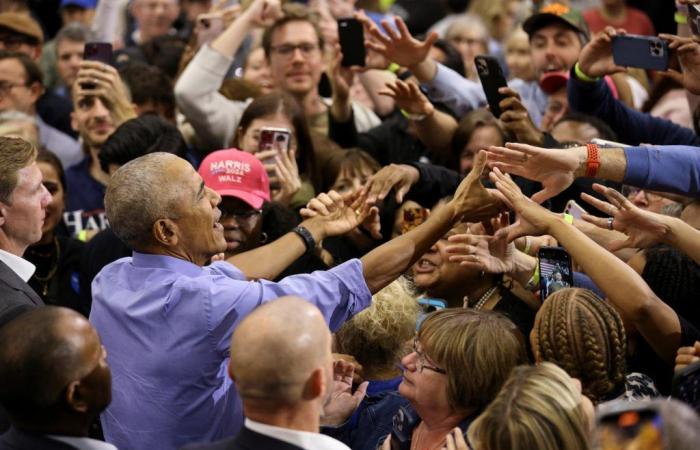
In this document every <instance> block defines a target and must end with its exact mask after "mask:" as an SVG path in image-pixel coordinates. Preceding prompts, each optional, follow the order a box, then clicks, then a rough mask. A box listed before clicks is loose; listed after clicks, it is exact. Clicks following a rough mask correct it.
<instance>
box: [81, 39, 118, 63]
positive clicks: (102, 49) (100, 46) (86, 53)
mask: <svg viewBox="0 0 700 450" xmlns="http://www.w3.org/2000/svg"><path fill="white" fill-rule="evenodd" d="M83 59H84V60H85V61H99V62H102V63H105V64H112V44H110V43H109V42H87V43H85V50H83Z"/></svg>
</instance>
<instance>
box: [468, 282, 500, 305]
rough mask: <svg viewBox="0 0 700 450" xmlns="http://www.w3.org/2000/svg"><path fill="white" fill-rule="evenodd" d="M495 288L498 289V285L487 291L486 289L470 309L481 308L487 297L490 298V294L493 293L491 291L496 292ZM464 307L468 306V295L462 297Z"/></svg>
mask: <svg viewBox="0 0 700 450" xmlns="http://www.w3.org/2000/svg"><path fill="white" fill-rule="evenodd" d="M496 289H498V285H496V286H493V287H492V288H491V289H489V290H488V291H486V293H485V294H484V295H482V296H481V298H480V299H479V301H478V302H476V304H475V305H474V306H472V309H481V308H483V307H484V305H485V304H486V302H487V301H488V299H490V298H491V296H492V295H493V293H494V292H496ZM464 307H465V308H468V307H469V297H468V296H466V297H464Z"/></svg>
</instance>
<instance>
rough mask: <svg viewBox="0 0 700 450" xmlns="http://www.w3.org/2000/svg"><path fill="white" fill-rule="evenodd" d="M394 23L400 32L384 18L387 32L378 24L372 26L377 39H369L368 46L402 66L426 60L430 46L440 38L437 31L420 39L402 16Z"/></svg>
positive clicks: (373, 34)
mask: <svg viewBox="0 0 700 450" xmlns="http://www.w3.org/2000/svg"><path fill="white" fill-rule="evenodd" d="M394 23H395V24H396V29H397V30H398V33H397V32H396V30H394V29H393V28H392V27H391V25H389V22H387V21H386V20H382V28H384V31H385V32H386V34H384V33H382V32H381V31H380V30H379V28H377V27H376V26H374V27H372V28H371V29H370V33H371V35H372V37H374V39H375V40H374V41H368V42H367V43H366V44H367V46H368V47H369V48H370V49H372V50H374V51H376V52H379V53H381V54H382V55H384V57H385V58H387V59H388V60H389V61H392V62H395V63H396V64H399V65H401V66H405V67H409V66H413V65H415V64H418V63H421V62H423V61H425V59H426V58H427V57H428V52H430V48H431V47H432V46H433V44H434V43H435V41H437V39H438V35H437V33H435V32H432V33H430V34H429V35H428V37H427V38H426V39H425V41H419V40H418V39H415V38H414V37H413V36H412V35H411V33H410V32H409V31H408V27H407V26H406V23H405V22H404V21H403V20H402V19H401V18H400V17H396V18H395V19H394Z"/></svg>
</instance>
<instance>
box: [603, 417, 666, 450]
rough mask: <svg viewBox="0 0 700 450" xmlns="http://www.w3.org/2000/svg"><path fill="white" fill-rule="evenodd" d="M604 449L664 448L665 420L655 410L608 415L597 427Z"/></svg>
mask: <svg viewBox="0 0 700 450" xmlns="http://www.w3.org/2000/svg"><path fill="white" fill-rule="evenodd" d="M597 435H598V444H599V446H598V448H600V449H602V450H623V449H639V450H662V449H663V448H664V440H663V422H662V419H661V415H660V414H659V413H658V412H657V411H653V410H636V411H635V410H630V411H623V412H620V413H617V414H611V415H606V416H605V417H603V418H602V419H601V420H600V423H599V424H598V427H597Z"/></svg>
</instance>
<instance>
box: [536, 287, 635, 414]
mask: <svg viewBox="0 0 700 450" xmlns="http://www.w3.org/2000/svg"><path fill="white" fill-rule="evenodd" d="M533 337H534V339H533V343H532V345H533V350H534V353H535V355H536V358H537V359H538V360H539V361H549V362H553V363H555V364H557V365H558V366H559V367H561V368H562V369H564V370H565V371H566V372H567V373H568V374H569V375H570V376H571V377H573V378H578V379H579V380H581V384H582V390H583V393H584V394H585V395H586V396H587V397H589V398H590V399H591V400H592V401H593V402H594V403H597V402H600V401H603V400H605V399H607V396H609V395H610V394H611V393H613V392H615V391H616V390H618V389H620V388H621V387H622V386H624V381H625V375H626V373H625V372H626V363H625V354H626V351H627V341H626V337H625V329H624V327H623V324H622V319H621V318H620V315H619V314H618V313H617V311H615V309H613V307H612V306H610V305H609V304H608V303H607V302H605V301H604V300H602V299H601V298H600V297H598V296H597V295H595V294H594V293H593V292H591V291H589V290H587V289H579V288H567V289H561V290H559V291H557V292H555V293H553V294H552V295H550V296H549V297H547V300H546V301H545V302H544V303H543V304H542V307H541V308H540V310H539V311H538V313H537V316H536V318H535V327H534V329H533Z"/></svg>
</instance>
